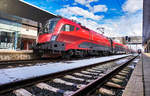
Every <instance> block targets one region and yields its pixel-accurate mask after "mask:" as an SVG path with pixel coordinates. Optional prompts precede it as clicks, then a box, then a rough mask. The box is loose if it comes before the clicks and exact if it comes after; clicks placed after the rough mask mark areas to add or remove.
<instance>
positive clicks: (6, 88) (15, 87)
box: [0, 56, 135, 96]
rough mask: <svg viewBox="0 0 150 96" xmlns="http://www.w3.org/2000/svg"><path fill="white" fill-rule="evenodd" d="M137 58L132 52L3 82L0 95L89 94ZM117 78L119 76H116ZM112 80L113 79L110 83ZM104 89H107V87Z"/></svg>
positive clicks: (57, 95) (62, 95)
mask: <svg viewBox="0 0 150 96" xmlns="http://www.w3.org/2000/svg"><path fill="white" fill-rule="evenodd" d="M134 58H135V57H133V56H130V57H126V58H123V59H119V60H112V61H108V62H103V64H102V63H100V64H95V65H92V66H86V67H84V68H78V69H72V70H66V71H64V72H61V73H54V74H51V75H46V76H42V77H36V78H31V79H28V80H23V81H19V82H14V83H11V84H6V85H2V86H0V90H1V91H0V94H1V95H0V96H69V95H71V96H86V95H87V94H96V91H95V90H97V88H99V89H100V88H101V87H102V86H104V85H106V84H107V83H106V82H108V81H109V80H110V79H111V78H112V77H113V76H114V75H116V74H117V73H118V72H119V71H121V70H122V69H123V68H124V67H126V66H127V65H128V63H129V62H131V61H132V60H133V59H134ZM124 71H126V70H124ZM118 76H120V75H118ZM122 77H123V76H122ZM120 78H121V77H120ZM113 80H116V78H115V79H113ZM118 80H119V79H118ZM111 84H112V83H111ZM111 84H110V82H109V84H108V85H111ZM113 84H114V83H113ZM116 85H117V84H116ZM113 86H114V85H113ZM91 89H92V90H91ZM103 90H106V89H105V88H103ZM106 93H107V92H105V94H106ZM89 96H91V95H89Z"/></svg>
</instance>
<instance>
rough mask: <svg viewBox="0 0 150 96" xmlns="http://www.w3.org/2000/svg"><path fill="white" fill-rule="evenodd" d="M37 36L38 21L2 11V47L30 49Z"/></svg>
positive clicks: (0, 31) (0, 17)
mask: <svg viewBox="0 0 150 96" xmlns="http://www.w3.org/2000/svg"><path fill="white" fill-rule="evenodd" d="M36 38H37V22H34V21H32V20H29V19H25V18H21V17H17V16H13V15H10V14H5V13H2V12H0V49H14V50H29V49H31V46H32V44H33V43H35V42H36Z"/></svg>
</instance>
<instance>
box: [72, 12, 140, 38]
mask: <svg viewBox="0 0 150 96" xmlns="http://www.w3.org/2000/svg"><path fill="white" fill-rule="evenodd" d="M70 19H74V20H76V21H78V22H80V23H81V24H82V25H84V26H86V27H87V28H89V29H91V30H94V31H96V32H98V33H101V32H100V31H99V30H97V28H98V27H104V31H105V33H104V35H105V36H108V37H123V36H142V12H139V13H137V14H132V15H124V16H122V17H120V18H117V19H109V20H105V21H104V24H98V23H97V22H95V21H93V20H88V19H85V18H77V17H71V18H70Z"/></svg>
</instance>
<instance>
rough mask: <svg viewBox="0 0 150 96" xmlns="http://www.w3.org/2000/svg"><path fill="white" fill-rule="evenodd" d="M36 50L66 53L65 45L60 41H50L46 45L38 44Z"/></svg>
mask: <svg viewBox="0 0 150 96" xmlns="http://www.w3.org/2000/svg"><path fill="white" fill-rule="evenodd" d="M34 50H45V51H46V50H49V51H50V50H55V51H64V50H65V43H63V42H58V41H50V42H46V43H41V44H37V45H36V46H35V47H34Z"/></svg>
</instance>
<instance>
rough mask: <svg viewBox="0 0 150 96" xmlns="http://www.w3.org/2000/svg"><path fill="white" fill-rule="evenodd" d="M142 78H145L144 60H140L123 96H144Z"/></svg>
mask: <svg viewBox="0 0 150 96" xmlns="http://www.w3.org/2000/svg"><path fill="white" fill-rule="evenodd" d="M142 77H143V72H142V59H140V60H139V62H138V63H137V65H136V67H135V69H134V71H133V73H132V75H131V78H130V80H129V82H128V84H127V86H126V88H125V91H124V93H123V96H144V89H143V79H142Z"/></svg>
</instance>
